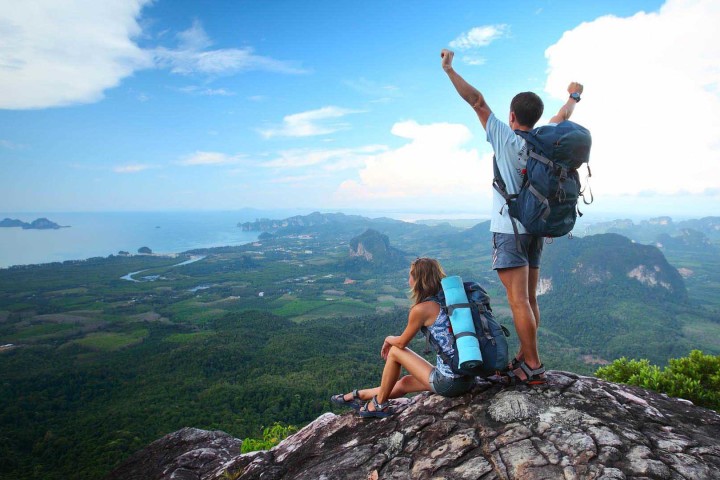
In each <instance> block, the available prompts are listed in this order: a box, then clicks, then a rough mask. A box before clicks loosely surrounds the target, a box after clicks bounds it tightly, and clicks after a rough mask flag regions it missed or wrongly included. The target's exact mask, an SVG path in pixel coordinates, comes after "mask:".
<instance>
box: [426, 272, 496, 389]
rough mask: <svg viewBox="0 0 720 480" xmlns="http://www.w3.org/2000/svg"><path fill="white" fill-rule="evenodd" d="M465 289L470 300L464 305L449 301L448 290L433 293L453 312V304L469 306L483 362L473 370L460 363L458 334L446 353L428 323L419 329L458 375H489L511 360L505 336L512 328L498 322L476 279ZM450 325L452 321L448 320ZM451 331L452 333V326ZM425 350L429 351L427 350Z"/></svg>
mask: <svg viewBox="0 0 720 480" xmlns="http://www.w3.org/2000/svg"><path fill="white" fill-rule="evenodd" d="M463 287H464V288H465V293H466V294H467V298H468V304H462V305H446V302H445V293H444V292H443V290H442V289H440V291H439V292H438V293H437V295H435V296H433V297H430V298H429V299H428V300H432V301H434V302H435V303H438V304H439V305H440V308H441V309H443V311H445V313H447V314H448V317H449V316H450V315H452V310H453V309H454V308H460V307H467V306H469V307H470V311H471V313H472V320H473V325H474V327H475V333H474V335H475V336H476V337H477V340H478V343H479V344H480V353H481V354H482V363H481V364H480V365H478V366H476V367H475V368H473V369H471V370H466V369H463V368H461V367H460V366H459V359H460V355H459V352H458V345H457V341H456V338H455V335H454V334H453V335H451V338H452V347H453V348H452V350H453V352H454V353H453V355H447V354H446V353H445V352H443V351H442V349H441V348H440V345H439V344H438V342H437V341H436V340H435V338H434V337H433V336H432V334H431V333H430V330H429V329H428V328H427V327H424V326H423V327H421V328H420V331H421V332H422V333H423V335H425V338H426V339H427V342H428V344H429V345H432V347H433V349H434V350H435V352H436V353H437V354H438V356H440V358H442V359H443V361H444V362H445V364H446V365H448V366H449V367H450V369H451V370H452V371H453V372H454V373H456V374H458V375H469V376H480V377H489V376H491V375H494V374H496V373H497V372H502V371H505V370H506V369H507V366H508V362H509V354H508V343H507V339H506V337H509V336H510V331H509V330H508V329H507V328H506V327H505V326H504V325H501V324H500V323H498V321H497V320H496V319H495V317H494V316H493V313H492V309H491V308H490V296H489V295H488V294H487V292H486V291H485V289H484V288H483V287H482V286H481V285H480V284H479V283H477V282H463ZM448 325H450V322H449V321H448ZM449 328H450V333H452V328H451V327H449ZM425 353H430V352H429V350H426V351H425Z"/></svg>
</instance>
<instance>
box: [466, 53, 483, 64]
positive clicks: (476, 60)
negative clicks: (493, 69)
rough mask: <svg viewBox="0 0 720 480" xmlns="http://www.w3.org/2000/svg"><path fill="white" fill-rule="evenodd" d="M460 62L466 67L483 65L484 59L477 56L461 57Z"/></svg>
mask: <svg viewBox="0 0 720 480" xmlns="http://www.w3.org/2000/svg"><path fill="white" fill-rule="evenodd" d="M461 60H462V62H463V63H465V64H467V65H473V66H477V65H485V58H483V57H480V56H478V55H463V56H462V58H461Z"/></svg>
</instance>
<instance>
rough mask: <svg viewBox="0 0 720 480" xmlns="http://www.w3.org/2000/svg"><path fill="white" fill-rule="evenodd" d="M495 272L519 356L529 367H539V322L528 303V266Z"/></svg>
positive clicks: (521, 375)
mask: <svg viewBox="0 0 720 480" xmlns="http://www.w3.org/2000/svg"><path fill="white" fill-rule="evenodd" d="M497 272H498V276H499V277H500V281H501V282H502V284H503V285H504V286H505V290H506V291H507V296H508V303H509V304H510V310H511V311H512V315H513V322H514V323H515V331H516V332H517V335H518V339H519V340H520V355H521V357H519V358H522V359H523V360H524V361H525V363H526V364H527V365H528V367H530V368H531V369H536V368H538V367H540V356H539V355H538V349H537V326H538V323H539V322H538V321H537V319H536V318H535V312H534V311H533V309H532V307H531V305H530V294H529V292H528V286H529V283H530V268H529V267H527V266H524V267H515V268H503V269H499V270H498V271H497ZM535 273H537V272H535ZM535 284H536V285H537V280H535ZM536 303H537V302H536ZM538 313H539V312H538ZM515 372H516V373H518V372H520V373H519V374H518V375H519V376H520V378H524V377H525V373H524V372H523V371H522V370H515Z"/></svg>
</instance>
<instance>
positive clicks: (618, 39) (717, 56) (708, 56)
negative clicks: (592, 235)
mask: <svg viewBox="0 0 720 480" xmlns="http://www.w3.org/2000/svg"><path fill="white" fill-rule="evenodd" d="M718 24H720V2H717V1H715V0H669V1H668V2H666V3H665V5H663V7H662V8H661V9H660V10H659V11H658V12H654V13H644V12H640V13H637V14H635V15H633V16H632V17H628V18H618V17H614V16H606V17H601V18H598V19H597V20H595V21H593V22H588V23H583V24H581V25H580V26H578V27H576V28H575V29H573V30H571V31H568V32H565V34H564V35H563V36H562V38H561V39H560V40H559V41H558V42H557V43H556V44H555V45H552V46H551V47H550V48H548V49H547V51H546V53H545V55H546V57H547V60H548V65H549V69H548V78H547V83H546V87H545V89H546V91H547V92H548V93H550V94H552V95H555V96H557V98H562V99H563V101H564V99H565V98H566V95H567V93H566V91H565V88H566V87H567V84H568V83H569V82H570V81H573V80H577V81H580V82H582V83H584V84H585V92H584V94H583V100H582V103H580V104H579V105H578V107H577V109H576V112H575V115H574V117H573V120H575V121H577V122H578V123H581V124H584V125H586V126H587V127H588V128H590V130H591V132H592V134H593V148H592V154H591V162H590V165H591V168H592V169H593V178H592V182H593V191H594V193H595V194H596V198H602V196H603V194H606V195H620V194H638V193H640V192H657V193H661V194H682V193H683V192H690V193H701V192H704V191H712V190H716V189H718V188H720V176H718V175H717V169H718V165H720V162H719V161H720V148H719V147H720V42H719V41H718V36H717V34H716V33H715V32H716V31H717V25H718Z"/></svg>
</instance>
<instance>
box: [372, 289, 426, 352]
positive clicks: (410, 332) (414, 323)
mask: <svg viewBox="0 0 720 480" xmlns="http://www.w3.org/2000/svg"><path fill="white" fill-rule="evenodd" d="M433 305H434V306H436V307H438V308H439V306H438V305H437V303H434V302H423V303H419V304H417V305H415V306H414V307H413V308H411V309H410V313H409V314H408V324H407V327H405V330H404V331H403V332H402V333H401V334H400V335H390V336H388V337H385V341H384V342H383V346H382V349H381V350H380V355H381V356H382V358H384V359H387V354H388V351H390V347H398V348H405V347H406V346H407V344H408V343H410V342H411V341H412V339H413V337H415V335H417V332H419V331H420V328H421V327H422V326H423V325H424V324H425V322H426V321H427V319H428V318H429V317H431V316H432V311H434V307H433ZM435 316H437V312H435Z"/></svg>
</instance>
